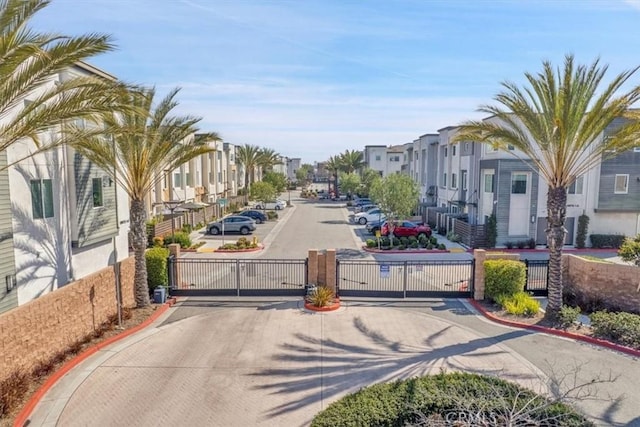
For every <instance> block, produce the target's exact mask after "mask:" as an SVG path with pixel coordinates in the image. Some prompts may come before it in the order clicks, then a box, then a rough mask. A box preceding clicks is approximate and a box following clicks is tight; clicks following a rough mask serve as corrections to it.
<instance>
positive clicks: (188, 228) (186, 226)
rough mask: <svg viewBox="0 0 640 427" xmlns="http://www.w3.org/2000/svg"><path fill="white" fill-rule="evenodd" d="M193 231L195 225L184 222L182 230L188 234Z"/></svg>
mask: <svg viewBox="0 0 640 427" xmlns="http://www.w3.org/2000/svg"><path fill="white" fill-rule="evenodd" d="M192 231H193V226H192V225H191V224H184V225H183V226H182V232H183V233H186V234H190V233H191V232H192Z"/></svg>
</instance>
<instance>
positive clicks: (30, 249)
mask: <svg viewBox="0 0 640 427" xmlns="http://www.w3.org/2000/svg"><path fill="white" fill-rule="evenodd" d="M86 75H91V76H97V77H99V78H105V79H115V77H113V76H111V75H109V74H107V73H105V72H103V71H101V70H99V69H97V68H95V67H93V66H91V65H88V64H85V63H78V64H77V65H76V66H75V67H74V68H73V69H69V70H68V71H67V72H64V73H61V75H60V76H58V78H57V79H51V80H50V81H49V82H47V83H45V86H43V88H44V87H46V85H54V84H56V81H57V80H60V81H63V80H65V79H68V78H71V77H74V76H86ZM25 102H29V100H28V99H26V100H25ZM76 125H78V126H80V127H82V126H85V125H88V124H86V123H85V122H83V121H81V120H78V121H77V123H76ZM59 131H60V130H59V129H52V130H51V131H50V134H49V135H42V138H43V139H47V138H52V137H54V136H55V134H56V133H57V132H59ZM32 149H33V147H32V146H31V143H30V142H27V141H25V142H23V143H19V144H14V145H12V146H11V147H9V148H8V149H7V150H6V151H4V152H2V153H0V164H1V165H2V166H6V165H7V164H12V163H14V162H16V161H18V163H16V164H15V165H14V166H11V167H9V168H8V169H4V170H3V171H2V172H0V194H2V196H3V197H2V198H1V199H0V229H1V232H2V235H3V239H2V241H1V242H0V250H2V254H3V256H2V260H1V261H0V277H2V278H4V282H5V283H4V284H3V285H2V286H0V311H6V310H8V309H10V308H12V307H15V306H16V305H19V304H24V303H26V302H28V301H30V300H32V299H34V298H37V297H39V296H41V295H44V294H46V293H48V292H51V291H53V290H55V289H57V288H59V287H62V286H64V285H66V284H67V283H69V282H72V281H73V280H75V279H79V278H82V277H85V276H87V275H89V274H91V273H94V272H96V271H98V270H100V269H102V268H104V267H107V266H109V265H111V264H113V263H114V260H115V259H116V257H117V260H118V261H120V260H122V259H124V258H126V257H128V256H129V251H128V232H129V225H128V224H129V200H128V197H127V195H126V193H125V192H124V191H122V190H121V189H119V187H118V186H117V185H116V183H115V182H114V181H113V180H112V179H110V178H109V176H108V175H107V174H106V173H105V172H104V171H103V170H101V169H99V168H98V167H96V166H95V165H93V164H92V163H91V162H89V161H88V160H87V159H85V158H84V157H82V156H81V155H79V154H78V153H76V152H75V151H74V150H73V149H72V148H70V147H67V146H61V147H58V148H56V149H53V150H50V151H47V152H45V153H41V154H37V155H35V156H33V157H30V158H28V159H26V160H23V161H19V160H20V159H23V158H24V157H25V156H26V155H27V154H28V153H29V152H30V151H31V150H32Z"/></svg>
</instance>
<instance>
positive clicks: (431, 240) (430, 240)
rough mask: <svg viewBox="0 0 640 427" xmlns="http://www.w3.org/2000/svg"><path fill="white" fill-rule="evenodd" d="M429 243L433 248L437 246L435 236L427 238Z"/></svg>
mask: <svg viewBox="0 0 640 427" xmlns="http://www.w3.org/2000/svg"><path fill="white" fill-rule="evenodd" d="M429 242H430V243H431V244H432V245H434V246H435V245H437V244H438V238H437V237H436V236H431V237H429Z"/></svg>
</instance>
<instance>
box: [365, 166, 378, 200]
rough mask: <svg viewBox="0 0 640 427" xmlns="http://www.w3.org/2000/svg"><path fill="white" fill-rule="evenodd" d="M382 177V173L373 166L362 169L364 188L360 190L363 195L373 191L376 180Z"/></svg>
mask: <svg viewBox="0 0 640 427" xmlns="http://www.w3.org/2000/svg"><path fill="white" fill-rule="evenodd" d="M380 179H382V178H381V177H380V174H379V173H378V172H377V171H375V170H373V169H371V168H366V169H364V170H363V171H362V179H361V181H362V189H361V190H360V192H361V195H362V196H365V197H366V196H368V195H369V194H370V193H371V189H372V188H373V185H374V184H375V183H376V181H378V180H380Z"/></svg>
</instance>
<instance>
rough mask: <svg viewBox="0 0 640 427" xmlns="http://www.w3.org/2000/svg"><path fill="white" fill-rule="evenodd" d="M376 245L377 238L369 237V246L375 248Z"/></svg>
mask: <svg viewBox="0 0 640 427" xmlns="http://www.w3.org/2000/svg"><path fill="white" fill-rule="evenodd" d="M376 246H378V244H377V243H376V241H375V240H373V239H367V247H368V248H375V247H376Z"/></svg>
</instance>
